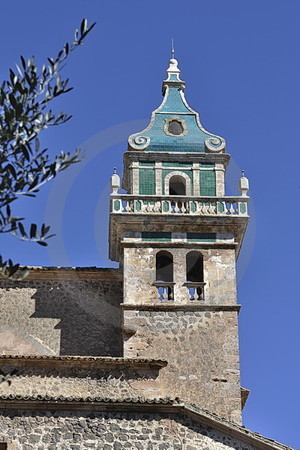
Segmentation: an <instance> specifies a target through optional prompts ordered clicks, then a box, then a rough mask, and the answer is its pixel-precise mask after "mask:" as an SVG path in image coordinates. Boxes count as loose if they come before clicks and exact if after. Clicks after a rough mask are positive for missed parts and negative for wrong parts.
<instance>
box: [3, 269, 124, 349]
mask: <svg viewBox="0 0 300 450" xmlns="http://www.w3.org/2000/svg"><path fill="white" fill-rule="evenodd" d="M122 297H123V295H122V277H121V275H120V274H119V272H118V271H117V270H115V271H114V270H113V269H111V270H107V269H103V270H101V269H98V270H97V271H95V270H89V269H86V270H80V271H76V270H66V269H64V270H56V271H51V270H46V269H44V270H43V269H38V270H34V271H32V273H31V275H30V278H29V279H26V280H24V281H22V282H16V281H9V280H2V281H1V286H0V308H1V313H2V315H1V323H0V353H2V354H3V353H6V354H15V353H17V354H31V355H97V356H122V353H123V349H122V338H121V333H120V329H121V311H120V303H121V302H122Z"/></svg>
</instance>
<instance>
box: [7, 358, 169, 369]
mask: <svg viewBox="0 0 300 450" xmlns="http://www.w3.org/2000/svg"><path fill="white" fill-rule="evenodd" d="M7 360H14V361H21V362H23V361H29V362H36V363H55V364H56V365H57V363H58V362H62V363H67V364H73V365H74V364H75V365H79V364H81V363H83V364H87V363H88V364H90V363H93V365H97V366H98V367H107V366H110V367H111V366H128V367H144V368H146V367H165V366H166V365H167V364H168V362H167V361H165V360H162V359H144V358H120V357H110V356H107V357H101V356H99V357H98V356H53V355H42V356H40V355H0V362H1V361H2V362H4V361H7Z"/></svg>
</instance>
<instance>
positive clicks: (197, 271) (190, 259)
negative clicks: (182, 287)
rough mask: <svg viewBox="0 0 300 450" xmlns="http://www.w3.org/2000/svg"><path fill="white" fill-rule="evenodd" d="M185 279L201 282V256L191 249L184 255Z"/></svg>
mask: <svg viewBox="0 0 300 450" xmlns="http://www.w3.org/2000/svg"><path fill="white" fill-rule="evenodd" d="M186 279H187V281H192V282H194V283H203V256H202V255H201V253H200V252H196V251H192V252H189V253H188V254H187V255H186Z"/></svg>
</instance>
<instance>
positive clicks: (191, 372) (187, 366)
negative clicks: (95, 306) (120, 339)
mask: <svg viewBox="0 0 300 450" xmlns="http://www.w3.org/2000/svg"><path fill="white" fill-rule="evenodd" d="M190 308H191V309H190V310H186V309H172V307H169V308H168V307H167V306H166V307H165V308H164V307H163V306H161V307H160V308H159V307H158V308H157V309H155V308H143V307H140V310H139V311H136V310H134V309H130V310H128V309H126V306H125V310H124V322H125V326H126V325H127V326H128V327H130V325H135V327H136V330H137V332H136V333H135V334H134V335H133V336H131V337H130V338H128V340H126V341H125V350H124V351H125V353H124V355H125V356H126V357H142V358H154V357H155V358H160V359H167V360H168V365H167V367H166V368H165V369H163V370H162V371H161V380H160V382H161V386H162V388H163V394H164V395H171V396H172V397H173V396H179V397H180V398H181V399H182V400H183V401H187V402H189V403H195V404H197V405H199V406H200V407H201V408H207V405H209V410H210V411H211V412H213V413H216V414H218V415H219V416H220V417H227V418H228V419H229V420H232V421H235V422H240V420H241V417H240V415H241V391H240V380H239V358H238V343H237V318H236V316H237V312H236V311H231V310H228V311H214V310H212V309H209V308H207V309H206V308H201V307H199V309H198V308H197V307H196V306H195V307H190Z"/></svg>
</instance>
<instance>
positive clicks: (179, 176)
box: [164, 170, 192, 196]
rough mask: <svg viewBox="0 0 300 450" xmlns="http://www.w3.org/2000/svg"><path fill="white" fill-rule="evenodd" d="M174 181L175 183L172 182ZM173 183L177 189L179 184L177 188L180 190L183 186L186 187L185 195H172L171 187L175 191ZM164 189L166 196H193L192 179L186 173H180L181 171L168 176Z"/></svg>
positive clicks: (175, 171)
mask: <svg viewBox="0 0 300 450" xmlns="http://www.w3.org/2000/svg"><path fill="white" fill-rule="evenodd" d="M172 180H173V182H172ZM172 183H173V187H175V186H174V185H175V183H177V187H179V188H180V185H181V186H183V185H184V186H185V193H184V194H182V193H179V194H171V192H170V187H171V188H172V189H173V187H172ZM164 187H165V194H166V195H187V196H190V195H192V193H191V179H190V177H189V176H188V175H187V174H186V173H184V172H180V171H179V170H174V171H173V172H170V173H168V175H166V177H165V182H164Z"/></svg>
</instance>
